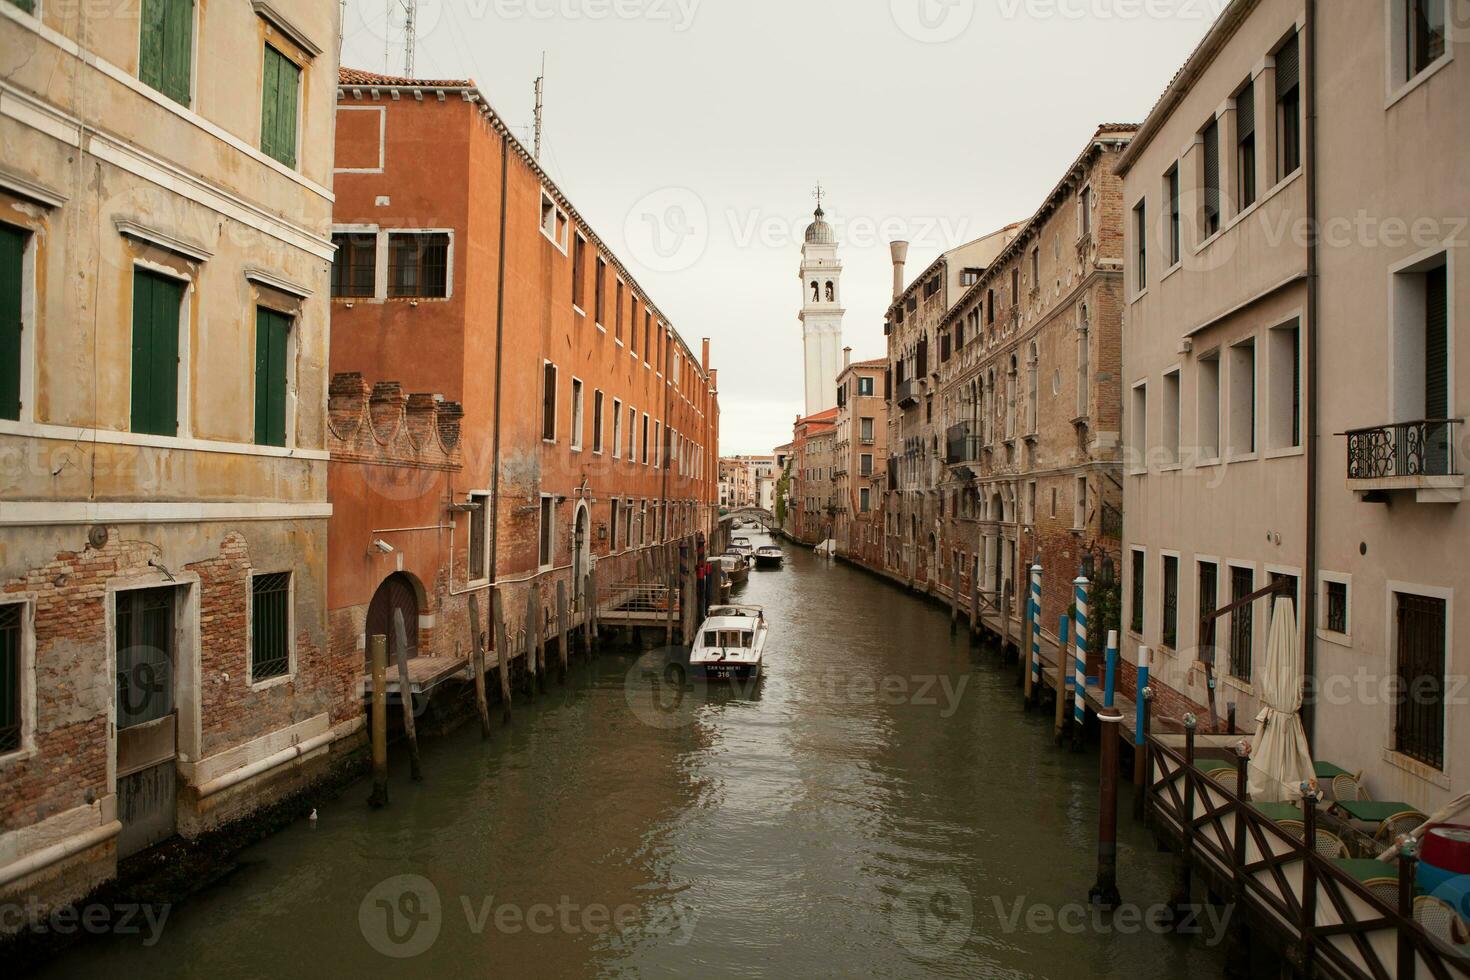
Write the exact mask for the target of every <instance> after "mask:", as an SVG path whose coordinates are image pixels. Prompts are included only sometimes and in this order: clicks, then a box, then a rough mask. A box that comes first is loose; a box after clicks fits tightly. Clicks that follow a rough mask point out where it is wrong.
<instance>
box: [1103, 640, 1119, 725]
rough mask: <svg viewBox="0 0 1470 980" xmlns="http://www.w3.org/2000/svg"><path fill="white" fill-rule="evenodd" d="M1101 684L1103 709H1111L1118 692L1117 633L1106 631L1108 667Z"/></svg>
mask: <svg viewBox="0 0 1470 980" xmlns="http://www.w3.org/2000/svg"><path fill="white" fill-rule="evenodd" d="M1105 676H1106V680H1105V682H1104V683H1103V707H1104V708H1111V707H1112V706H1113V698H1114V696H1115V695H1116V694H1117V691H1118V631H1117V630H1108V667H1107V674H1106V675H1105Z"/></svg>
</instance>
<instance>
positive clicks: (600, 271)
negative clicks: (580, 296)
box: [592, 255, 607, 327]
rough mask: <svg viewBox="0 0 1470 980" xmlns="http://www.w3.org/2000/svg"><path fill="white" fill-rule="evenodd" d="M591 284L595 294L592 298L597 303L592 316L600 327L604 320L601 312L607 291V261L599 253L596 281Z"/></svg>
mask: <svg viewBox="0 0 1470 980" xmlns="http://www.w3.org/2000/svg"><path fill="white" fill-rule="evenodd" d="M592 285H593V291H594V293H595V294H596V295H595V296H594V297H593V299H594V300H595V302H596V305H597V309H596V311H595V312H594V313H593V317H592V318H593V319H594V320H595V321H596V322H597V325H598V326H599V327H600V326H602V324H603V322H604V320H603V316H602V312H603V305H604V300H605V298H606V297H605V294H606V292H607V261H606V260H604V259H603V257H602V256H600V255H599V256H598V257H597V281H596V282H595V283H593V284H592Z"/></svg>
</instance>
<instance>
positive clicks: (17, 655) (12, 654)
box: [0, 602, 25, 755]
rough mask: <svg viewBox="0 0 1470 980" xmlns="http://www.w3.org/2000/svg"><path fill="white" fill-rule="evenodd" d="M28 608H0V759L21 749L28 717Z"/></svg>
mask: <svg viewBox="0 0 1470 980" xmlns="http://www.w3.org/2000/svg"><path fill="white" fill-rule="evenodd" d="M24 618H25V606H23V605H21V604H20V603H18V602H12V603H7V604H5V605H0V755H3V754H4V753H7V752H15V751H17V750H19V749H20V748H21V734H22V726H23V724H24V720H25V716H24V714H23V706H22V703H21V686H22V684H21V681H22V677H21V671H22V669H23V665H22V664H21V629H22V625H23V622H24Z"/></svg>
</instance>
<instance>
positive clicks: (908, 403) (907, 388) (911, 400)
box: [898, 378, 919, 408]
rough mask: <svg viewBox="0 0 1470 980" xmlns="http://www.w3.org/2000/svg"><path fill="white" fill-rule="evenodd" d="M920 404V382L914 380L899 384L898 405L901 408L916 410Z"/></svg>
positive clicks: (910, 379)
mask: <svg viewBox="0 0 1470 980" xmlns="http://www.w3.org/2000/svg"><path fill="white" fill-rule="evenodd" d="M918 404H919V382H918V381H917V380H915V379H914V378H909V379H908V380H907V381H900V382H899V383H898V405H899V407H900V408H914V407H916V406H917V405H918Z"/></svg>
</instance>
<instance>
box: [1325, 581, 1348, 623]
mask: <svg viewBox="0 0 1470 980" xmlns="http://www.w3.org/2000/svg"><path fill="white" fill-rule="evenodd" d="M1322 585H1323V589H1322V598H1323V602H1322V628H1323V629H1325V630H1327V631H1328V632H1329V633H1341V634H1343V635H1346V634H1347V632H1348V584H1347V583H1346V582H1337V581H1331V580H1328V581H1326V582H1323V583H1322Z"/></svg>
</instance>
